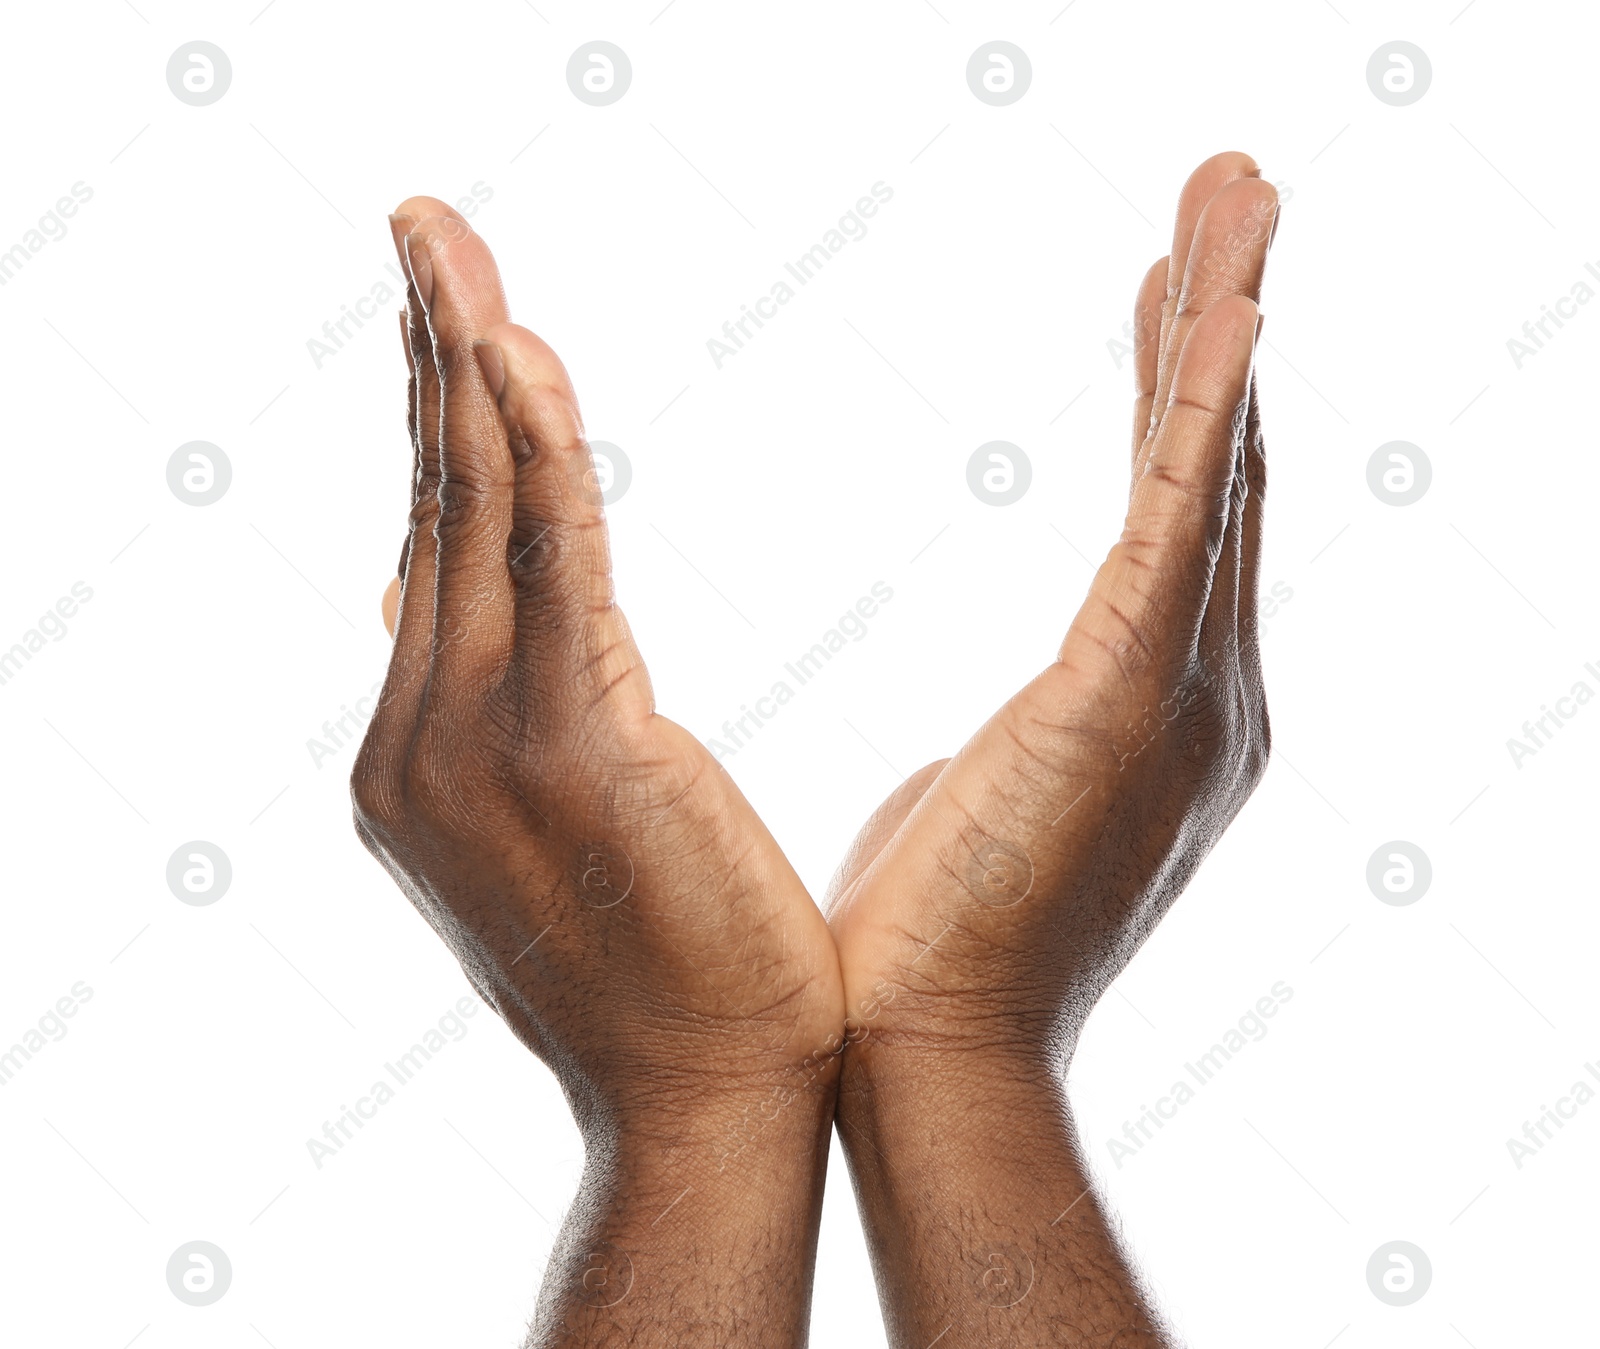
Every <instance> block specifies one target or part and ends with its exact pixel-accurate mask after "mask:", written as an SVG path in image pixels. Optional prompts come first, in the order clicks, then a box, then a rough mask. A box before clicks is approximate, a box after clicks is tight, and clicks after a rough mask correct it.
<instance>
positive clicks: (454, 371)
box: [353, 155, 1276, 1349]
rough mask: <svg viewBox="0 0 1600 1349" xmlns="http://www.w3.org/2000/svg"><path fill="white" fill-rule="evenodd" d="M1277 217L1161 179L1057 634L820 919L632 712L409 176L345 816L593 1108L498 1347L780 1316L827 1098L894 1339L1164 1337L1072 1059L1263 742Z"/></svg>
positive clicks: (681, 748) (803, 1278)
mask: <svg viewBox="0 0 1600 1349" xmlns="http://www.w3.org/2000/svg"><path fill="white" fill-rule="evenodd" d="M1275 214H1276V197H1275V194H1274V193H1273V191H1272V189H1271V188H1270V186H1268V185H1267V184H1265V183H1263V182H1262V181H1261V180H1260V178H1259V175H1258V173H1257V171H1256V169H1255V166H1254V164H1253V162H1252V161H1250V160H1249V159H1248V157H1246V156H1242V155H1225V156H1218V157H1217V158H1215V159H1213V160H1210V161H1207V163H1206V164H1205V165H1202V166H1201V168H1200V169H1199V170H1197V171H1196V173H1195V174H1194V175H1193V176H1192V177H1191V179H1190V181H1189V184H1188V186H1187V187H1186V188H1185V190H1184V194H1183V197H1182V199H1181V201H1180V208H1179V213H1178V226H1177V230H1176V234H1175V241H1174V249H1173V254H1172V261H1170V262H1168V261H1165V260H1164V261H1163V262H1162V263H1161V264H1158V265H1157V267H1155V268H1152V270H1151V272H1150V274H1149V275H1148V276H1147V278H1146V281H1145V284H1144V286H1143V287H1142V288H1141V291H1140V296H1139V301H1138V309H1137V315H1138V321H1137V324H1136V327H1137V329H1138V333H1139V340H1138V345H1137V361H1136V365H1137V368H1138V379H1139V404H1138V407H1137V408H1136V414H1135V435H1134V454H1133V471H1132V483H1131V490H1130V501H1129V511H1128V519H1127V524H1126V526H1125V529H1124V532H1123V536H1122V539H1121V540H1120V541H1119V542H1118V543H1117V545H1116V546H1115V547H1114V548H1113V549H1112V551H1111V554H1110V556H1109V557H1108V559H1107V561H1106V563H1105V565H1104V566H1103V567H1102V568H1101V569H1100V572H1099V573H1098V575H1097V576H1096V578H1095V582H1094V585H1093V587H1092V588H1091V592H1090V595H1089V598H1088V600H1087V601H1086V603H1085V605H1084V607H1083V609H1082V610H1081V611H1080V613H1079V614H1078V617H1077V618H1076V620H1074V622H1073V624H1072V626H1071V628H1070V629H1069V631H1068V634H1067V637H1066V639H1065V641H1064V642H1063V643H1062V646H1061V649H1060V651H1059V653H1058V655H1057V658H1056V660H1055V661H1054V662H1052V664H1051V665H1050V666H1049V667H1048V668H1047V669H1046V670H1045V671H1044V672H1043V673H1041V674H1040V675H1039V676H1038V677H1037V678H1035V679H1034V680H1033V681H1032V682H1031V683H1029V684H1028V685H1027V686H1026V687H1025V688H1024V689H1023V690H1022V691H1021V692H1019V693H1018V694H1017V695H1016V697H1014V698H1013V699H1012V700H1011V701H1010V702H1009V703H1007V704H1006V705H1005V707H1003V708H1002V709H1000V711H999V712H997V713H996V715H995V716H994V717H993V718H991V720H990V721H989V722H988V723H987V724H986V725H985V726H984V727H983V728H981V729H980V730H979V731H978V733H977V734H976V735H975V736H974V737H973V738H972V740H970V741H969V742H968V743H967V745H966V746H964V747H963V748H962V749H961V750H960V752H959V753H957V754H956V755H955V756H954V757H953V758H952V759H949V760H944V761H941V762H939V763H935V764H930V765H929V766H928V767H927V768H925V769H923V770H922V771H921V772H919V773H917V774H914V775H913V776H912V778H910V779H908V781H907V782H906V783H905V784H903V785H902V787H901V788H900V789H898V790H897V791H896V792H895V793H894V794H893V795H892V796H891V797H890V798H889V800H888V801H886V802H885V803H884V805H883V807H881V808H880V810H879V811H878V812H877V814H876V815H875V816H874V817H873V819H872V820H870V821H869V822H868V824H867V826H866V828H865V829H864V830H863V831H862V833H861V835H860V836H859V837H858V839H857V840H856V843H855V844H854V845H853V847H852V849H851V852H850V854H849V856H848V857H847V859H846V861H845V864H844V865H843V866H842V867H841V869H840V872H839V874H838V876H837V877H836V878H835V880H834V883H833V886H832V887H831V889H830V897H829V903H828V919H827V920H826V921H824V919H823V916H822V914H821V913H820V912H819V910H818V908H817V906H816V905H815V904H814V903H813V902H812V901H811V899H810V897H809V896H808V895H807V894H806V891H805V889H804V887H803V886H802V885H801V883H800V881H799V879H798V877H797V876H795V874H794V872H793V869H792V868H791V867H790V866H789V864H788V862H787V860H786V859H785V858H784V856H783V854H782V851H781V850H780V849H779V848H778V845H777V844H776V842H775V841H774V840H773V839H772V837H771V835H770V834H769V833H768V832H767V831H766V829H765V828H764V826H762V824H761V822H760V821H759V819H757V817H756V816H755V814H754V812H753V811H752V810H751V808H750V806H749V804H748V803H747V802H746V801H745V800H744V798H743V797H742V796H741V795H740V794H739V792H738V790H737V788H736V787H734V785H733V783H732V781H731V779H729V778H728V776H727V775H726V773H724V772H723V771H722V770H721V768H720V767H718V766H717V765H716V764H715V762H714V761H713V760H712V759H711V757H710V755H709V754H708V753H707V751H706V750H705V749H704V748H703V747H702V746H701V745H700V744H699V742H698V741H696V740H695V739H694V738H693V737H692V736H690V735H689V734H688V733H687V732H686V731H684V730H683V729H682V728H681V727H679V726H677V725H676V724H674V723H672V722H670V721H667V720H666V719H665V718H664V717H662V716H661V715H660V714H659V713H657V712H656V710H655V707H654V700H653V697H652V695H651V692H650V685H649V679H648V676H647V675H646V673H645V669H644V664H643V661H642V659H641V657H640V655H639V652H638V651H637V649H636V648H635V646H634V643H633V640H632V637H631V635H630V634H629V632H628V628H627V625H626V622H625V621H624V620H623V618H622V616H621V613H620V611H619V610H618V609H617V607H616V604H615V600H614V596H613V593H612V587H611V579H610V570H609V560H608V556H607V550H606V543H605V526H604V520H603V515H602V512H601V509H600V502H599V498H598V492H597V490H596V488H595V484H594V481H593V473H592V465H591V464H590V462H589V458H588V451H587V447H586V445H585V443H584V440H583V430H582V423H581V419H580V417H579V414H578V411H577V404H576V399H575V397H574V396H573V393H572V389H571V385H570V382H569V381H568V380H567V377H566V373H565V371H564V370H563V368H562V367H561V364H560V362H559V360H557V358H556V357H555V355H554V353H553V352H552V351H551V350H550V348H549V347H548V346H546V345H545V344H544V343H543V342H542V341H541V340H540V339H539V338H537V337H535V336H534V335H533V334H532V333H530V332H528V331H527V330H526V329H522V328H517V327H515V326H514V325H512V324H510V323H509V322H508V321H507V314H506V309H505V302H504V297H503V295H502V293H501V290H500V285H499V280H498V276H497V274H496V272H495V270H494V265H493V261H492V259H491V258H490V256H489V253H488V250H487V248H486V247H485V245H484V244H483V242H482V240H481V239H479V238H478V236H476V235H475V234H473V233H472V232H471V230H470V229H469V228H468V227H467V226H466V224H465V222H464V221H463V220H461V219H460V217H459V216H456V215H455V213H454V212H452V211H451V210H450V209H449V208H448V207H446V206H444V204H443V203H441V202H437V201H434V200H432V199H425V198H417V199H413V200H412V201H410V202H408V203H406V204H405V206H403V207H402V208H401V212H400V218H401V219H400V223H399V224H398V225H397V228H396V241H397V246H399V247H400V250H401V254H402V257H404V258H405V259H406V263H407V266H408V269H409V274H410V276H411V286H410V293H409V295H408V308H407V314H408V318H407V322H406V341H407V351H408V356H409V360H410V365H411V370H412V431H413V454H414V458H415V472H414V488H415V491H414V504H413V509H412V516H411V519H412V528H411V532H410V534H409V536H408V540H407V545H406V550H405V556H404V559H403V564H402V577H403V582H402V584H401V586H400V590H399V593H398V596H397V606H396V607H397V613H396V620H397V621H396V627H395V649H394V656H393V661H392V664H391V667H390V671H389V677H388V682H387V684H386V686H385V689H384V694H383V698H382V700H381V703H380V710H379V712H378V714H377V715H376V716H375V717H374V718H373V721H372V724H371V726H370V728H369V730H368V735H367V740H366V743H365V744H364V745H363V748H362V752H361V755H360V758H359V761H358V763H357V766H356V770H355V777H354V782H353V789H354V794H355V801H356V820H357V828H358V831H359V832H360V833H361V836H362V838H363V840H364V841H365V842H366V843H367V845H368V847H369V848H371V850H372V851H373V852H374V854H375V855H376V856H377V857H378V858H379V860H380V861H382V862H383V864H384V865H385V866H386V868H387V869H388V870H389V871H390V873H391V874H392V875H393V876H394V877H395V879H396V881H397V882H398V883H399V884H400V886H401V888H402V889H403V890H404V891H405V892H406V893H407V895H408V896H409V897H410V898H411V899H412V901H413V903H415V904H416V906H417V907H418V909H419V910H420V911H421V912H422V913H423V914H424V916H425V917H427V918H428V919H429V921H430V922H431V923H432V924H433V926H434V927H435V929H436V930H437V931H438V932H439V934H440V935H441V937H443V938H444V940H445V941H446V942H447V943H448V944H449V945H450V947H451V949H452V950H453V951H454V952H455V954H456V955H457V957H458V958H459V959H460V960H461V963H462V966H463V968H464V969H465V970H466V972H467V974H468V977H469V978H470V979H471V980H472V982H473V984H474V986H475V987H477V988H478V990H479V992H480V993H481V994H482V995H483V996H484V997H485V999H487V1000H488V1001H489V1002H490V1003H491V1004H492V1005H493V1006H495V1007H496V1009H497V1010H498V1011H499V1012H500V1013H501V1015H502V1016H503V1017H505V1019H506V1020H507V1022H508V1023H509V1024H510V1025H511V1027H512V1028H513V1030H515V1031H516V1033H517V1034H518V1035H519V1036H520V1037H521V1038H522V1039H523V1041H524V1042H525V1043H526V1044H527V1045H528V1046H529V1047H530V1048H531V1049H532V1050H533V1051H534V1052H535V1053H536V1054H538V1055H539V1056H540V1057H541V1058H542V1059H543V1060H544V1061H545V1062H546V1063H547V1064H548V1065H549V1066H550V1067H551V1069H552V1070H553V1071H554V1072H555V1074H556V1076H557V1077H558V1079H559V1080H560V1081H561V1083H562V1086H563V1088H564V1089H565V1091H566V1094H567V1097H568V1099H569V1101H570V1102H571V1105H572V1108H573V1112H574V1115H575V1117H576V1119H577V1121H578V1124H579V1127H580V1129H581V1130H582V1132H583V1136H584V1139H585V1144H586V1148H587V1155H588V1164H587V1167H586V1171H585V1175H584V1180H583V1183H582V1186H581V1189H580V1192H579V1196H578V1200H577V1202H576V1203H575V1205H574V1207H573V1211H572V1213H571V1214H569V1216H568V1220H567V1224H566V1226H565V1228H564V1229H563V1233H562V1236H561V1238H560V1240H559V1242H558V1244H557V1249H556V1251H555V1254H554V1256H553V1257H552V1261H551V1265H550V1268H549V1271H548V1272H547V1276H546V1280H545V1285H544V1289H543V1292H542V1294H541V1298H540V1309H539V1313H538V1316H537V1318H536V1322H535V1325H534V1327H533V1328H532V1330H531V1331H530V1339H529V1343H530V1344H531V1345H546V1344H554V1343H557V1342H560V1343H571V1344H584V1345H588V1344H596V1345H598V1344H663V1343H671V1344H674V1345H724V1344H726V1345H774V1346H780V1345H796V1344H801V1343H803V1342H804V1340H805V1335H806V1318H807V1306H808V1302H809V1294H810V1283H811V1272H812V1267H813V1261H814V1255H815V1241H816V1231H817V1221H818V1216H819V1213H820V1204H821V1195H822V1178H823V1171H824V1168H825V1164H826V1153H827V1145H828V1141H829V1135H830V1130H831V1126H832V1123H833V1120H834V1117H835V1112H837V1120H838V1125H839V1129H840V1133H841V1137H842V1139H843V1141H844V1144H845V1147H846V1151H847V1154H848V1156H849V1160H850V1164H851V1168H852V1173H853V1175H854V1178H855V1181H856V1186H857V1192H858V1196H859V1198H860V1201H861V1205H862V1210H863V1215H864V1219H865V1222H866V1226H867V1232H868V1237H869V1242H870V1244H871V1247H872V1251H873V1258H874V1264H875V1269H876V1272H877V1276H878V1281H879V1288H880V1294H881V1297H882V1300H883V1305H884V1309H885V1317H886V1322H887V1325H888V1327H889V1333H890V1338H891V1342H892V1343H893V1344H894V1345H895V1346H896V1349H925V1346H927V1345H928V1344H930V1343H931V1342H934V1341H935V1340H936V1339H937V1342H938V1343H940V1344H941V1345H944V1346H946V1349H950V1347H951V1346H958V1345H969V1344H970V1345H998V1344H1008V1345H1009V1344H1018V1345H1022V1344H1040V1345H1044V1344H1051V1345H1061V1344H1096V1345H1102V1344H1105V1345H1111V1344H1115V1345H1124V1344H1126V1345H1133V1344H1151V1345H1156V1344H1168V1343H1170V1340H1169V1339H1167V1338H1166V1337H1165V1332H1163V1331H1162V1330H1161V1328H1160V1326H1159V1323H1158V1318H1157V1315H1156V1313H1155V1311H1154V1310H1153V1309H1152V1308H1151V1307H1150V1306H1149V1304H1148V1302H1147V1300H1146V1299H1145V1297H1144V1295H1143V1294H1142V1292H1141V1291H1140V1289H1139V1286H1138V1283H1137V1280H1136V1278H1135V1276H1134V1274H1133V1272H1132V1270H1131V1268H1130V1267H1129V1265H1128V1263H1127V1261H1126V1259H1125V1257H1124V1255H1123V1253H1122V1251H1121V1249H1120V1247H1119V1246H1118V1244H1117V1242H1116V1240H1115V1238H1114V1236H1113V1235H1112V1233H1111V1230H1110V1227H1109V1225H1108V1222H1107V1219H1106V1216H1105V1213H1104V1211H1103V1208H1102V1207H1101V1205H1100V1204H1099V1202H1098V1200H1097V1199H1096V1197H1095V1196H1094V1195H1093V1194H1092V1193H1090V1191H1089V1186H1088V1184H1087V1182H1086V1180H1085V1178H1084V1170H1083V1168H1082V1166H1081V1165H1080V1163H1079V1161H1078V1159H1077V1155H1076V1144H1075V1139H1074V1135H1073V1130H1072V1125H1071V1115H1070V1110H1069V1108H1068V1103H1067V1099H1066V1093H1065V1086H1064V1083H1065V1070H1066V1067H1067V1064H1068V1063H1069V1062H1070V1059H1071V1054H1072V1050H1073V1047H1074V1046H1075V1045H1076V1043H1077V1038H1078V1035H1079V1032H1080V1031H1081V1029H1082V1026H1083V1023H1084V1020H1085V1018H1086V1017H1087V1016H1088V1013H1089V1011H1090V1010H1091V1009H1092V1007H1093V1006H1094V1004H1095V1002H1096V1001H1097V999H1098V998H1099V997H1100V995H1101V994H1102V993H1103V992H1104V990H1105V989H1106V987H1107V986H1108V985H1109V984H1110V982H1111V980H1112V979H1114V978H1115V976H1116V975H1117V974H1118V973H1119V972H1120V971H1121V970H1122V968H1123V967H1124V966H1125V965H1126V963H1127V961H1128V959H1129V958H1130V957H1131V956H1132V954H1133V952H1134V951H1135V950H1136V949H1137V947H1138V946H1139V944H1140V943H1141V942H1142V941H1143V939H1144V938H1145V937H1146V936H1147V935H1148V934H1149V932H1150V931H1151V930H1152V929H1153V927H1154V926H1155V924H1156V923H1157V922H1158V921H1159V919H1160V917H1161V915H1162V914H1163V913H1164V912H1165V911H1166V909H1167V907H1168V906H1169V905H1170V904H1171V903H1172V902H1173V900H1174V899H1175V898H1176V896H1177V895H1178V893H1179V892H1180V891H1181V890H1182V888H1183V886H1184V884H1185V883H1186V882H1187V880H1188V878H1189V877H1190V876H1191V875H1192V874H1193V872H1194V870H1195V868H1196V867H1197V866H1198V865H1199V863H1200V861H1201V860H1202V859H1203V857H1204V856H1205V854H1206V852H1207V851H1208V850H1209V849H1210V847H1211V846H1212V845H1213V844H1214V843H1215V841H1216V839H1217V838H1218V837H1220V835H1221V833H1222V831H1223V830H1224V829H1225V828H1226V826H1227V824H1228V823H1229V822H1230V821H1231V820H1232V818H1233V816H1234V815H1235V814H1236V813H1237V811H1238V809H1239V808H1240V806H1242V804H1243V802H1244V800H1245V799H1246V798H1247V797H1248V795H1249V793H1250V791H1251V789H1252V788H1253V787H1254V785H1255V783H1256V781H1257V780H1258V779H1259V777H1260V774H1261V772H1262V769H1263V767H1264V765H1265V762H1266V754H1267V720H1266V706H1265V699H1264V694H1263V692H1262V684H1261V676H1260V661H1259V647H1258V643H1257V640H1256V627H1255V613H1256V585H1257V576H1258V570H1259V568H1258V557H1259V549H1260V531H1261V501H1262V489H1263V487H1264V471H1263V469H1264V460H1263V458H1262V452H1261V440H1260V434H1259V422H1258V418H1257V416H1256V412H1255V399H1254V394H1253V379H1252V368H1253V353H1254V342H1255V337H1256V333H1257V311H1256V304H1255V301H1256V299H1257V297H1258V296H1259V292H1260V283H1261V274H1262V269H1263V267H1264V263H1265V257H1266V251H1267V246H1268V243H1269V241H1270V236H1271V232H1272V227H1273V223H1274V221H1275ZM841 1083H842V1085H841ZM997 1139H1003V1140H1004V1145H1003V1146H997V1143H996V1140H997ZM940 1337H942V1338H940Z"/></svg>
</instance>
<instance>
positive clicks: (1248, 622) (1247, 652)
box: [1239, 374, 1267, 726]
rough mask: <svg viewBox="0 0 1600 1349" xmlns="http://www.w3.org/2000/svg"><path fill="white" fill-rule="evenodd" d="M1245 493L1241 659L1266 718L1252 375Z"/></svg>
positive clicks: (1259, 447) (1259, 475)
mask: <svg viewBox="0 0 1600 1349" xmlns="http://www.w3.org/2000/svg"><path fill="white" fill-rule="evenodd" d="M1243 457H1244V475H1245V484H1246V496H1245V506H1244V527H1243V538H1242V539H1241V543H1240V561H1239V663H1240V667H1241V669H1242V671H1243V676H1244V682H1245V693H1246V698H1247V700H1248V702H1249V705H1250V708H1251V715H1252V718H1253V719H1254V720H1256V721H1258V722H1259V723H1260V724H1262V725H1263V726H1264V725H1265V721H1266V689H1265V684H1264V683H1263V680H1262V675H1261V617H1260V616H1261V531H1262V513H1263V512H1264V511H1265V509H1266V504H1267V447H1266V439H1265V437H1264V436H1263V435H1262V433H1261V405H1260V395H1259V394H1258V393H1257V391H1256V380H1255V376H1254V375H1253V374H1252V375H1251V378H1250V410H1249V412H1248V413H1247V414H1246V417H1245V431H1244V455H1243Z"/></svg>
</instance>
